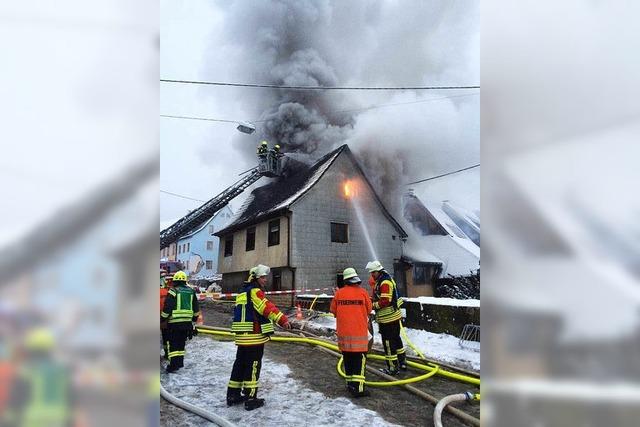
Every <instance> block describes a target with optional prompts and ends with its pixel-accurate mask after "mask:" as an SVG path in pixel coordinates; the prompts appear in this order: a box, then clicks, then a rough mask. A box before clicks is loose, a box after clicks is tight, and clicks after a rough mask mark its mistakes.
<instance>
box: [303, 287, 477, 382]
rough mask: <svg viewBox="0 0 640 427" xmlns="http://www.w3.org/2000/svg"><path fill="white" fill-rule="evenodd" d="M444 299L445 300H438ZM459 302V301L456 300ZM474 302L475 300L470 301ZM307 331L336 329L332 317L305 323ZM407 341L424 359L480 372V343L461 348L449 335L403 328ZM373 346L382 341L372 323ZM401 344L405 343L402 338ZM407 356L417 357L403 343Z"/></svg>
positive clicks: (457, 339) (380, 343) (379, 344)
mask: <svg viewBox="0 0 640 427" xmlns="http://www.w3.org/2000/svg"><path fill="white" fill-rule="evenodd" d="M440 299H445V298H440ZM458 301H460V300H458ZM470 301H475V300H470ZM307 325H308V326H307V328H308V329H310V330H311V329H321V330H322V329H331V330H334V331H335V329H336V319H335V318H334V317H328V316H322V317H318V318H316V319H312V320H309V321H308V322H307ZM404 329H405V331H406V333H407V336H408V337H409V340H410V341H411V342H412V343H413V345H414V346H415V347H416V348H417V349H418V350H420V351H421V352H422V354H424V355H425V357H428V358H431V359H435V360H439V361H441V362H445V363H449V364H452V365H455V366H459V367H463V368H470V369H473V370H474V371H478V372H479V371H480V343H470V344H469V346H470V347H471V348H461V347H460V345H459V340H460V339H459V338H458V337H454V336H453V335H449V334H434V333H433V332H428V331H423V330H421V329H412V328H404ZM373 332H374V338H373V343H374V346H376V347H379V348H380V349H381V348H382V339H381V337H380V333H379V332H378V324H377V323H375V322H374V323H373ZM402 340H403V342H404V341H406V340H405V339H404V337H403V338H402ZM404 346H405V348H406V351H407V354H408V355H409V356H417V354H416V353H415V352H414V351H413V349H412V348H411V347H410V346H409V344H408V343H407V342H405V343H404Z"/></svg>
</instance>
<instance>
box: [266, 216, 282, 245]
mask: <svg viewBox="0 0 640 427" xmlns="http://www.w3.org/2000/svg"><path fill="white" fill-rule="evenodd" d="M279 244H280V220H279V219H276V220H274V221H269V242H268V245H269V246H276V245H279Z"/></svg>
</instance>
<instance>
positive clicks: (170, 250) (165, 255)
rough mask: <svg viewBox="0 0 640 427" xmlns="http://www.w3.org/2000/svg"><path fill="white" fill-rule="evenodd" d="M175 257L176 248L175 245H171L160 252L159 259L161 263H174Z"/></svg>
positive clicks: (176, 253)
mask: <svg viewBox="0 0 640 427" xmlns="http://www.w3.org/2000/svg"><path fill="white" fill-rule="evenodd" d="M177 255H178V246H177V244H176V243H171V244H170V245H169V246H167V247H166V248H163V249H162V250H161V251H160V259H161V260H163V261H176V258H177Z"/></svg>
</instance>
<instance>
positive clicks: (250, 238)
mask: <svg viewBox="0 0 640 427" xmlns="http://www.w3.org/2000/svg"><path fill="white" fill-rule="evenodd" d="M255 248H256V228H255V227H249V228H247V244H246V245H245V251H247V252H248V251H252V250H254V249H255Z"/></svg>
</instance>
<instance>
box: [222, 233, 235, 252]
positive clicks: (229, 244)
mask: <svg viewBox="0 0 640 427" xmlns="http://www.w3.org/2000/svg"><path fill="white" fill-rule="evenodd" d="M231 255H233V235H231V236H227V237H225V239H224V256H231Z"/></svg>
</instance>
